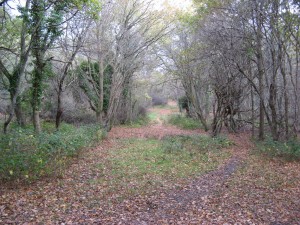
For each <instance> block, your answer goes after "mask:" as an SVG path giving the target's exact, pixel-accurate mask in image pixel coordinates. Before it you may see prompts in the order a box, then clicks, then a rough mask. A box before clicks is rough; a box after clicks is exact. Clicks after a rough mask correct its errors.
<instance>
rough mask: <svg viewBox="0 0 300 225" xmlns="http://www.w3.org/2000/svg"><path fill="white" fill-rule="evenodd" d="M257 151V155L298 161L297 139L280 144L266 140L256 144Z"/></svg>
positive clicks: (299, 151) (299, 147)
mask: <svg viewBox="0 0 300 225" xmlns="http://www.w3.org/2000/svg"><path fill="white" fill-rule="evenodd" d="M257 150H258V152H259V153H261V154H264V155H267V156H269V157H277V158H282V159H285V160H300V142H299V140H297V139H292V140H289V141H286V142H280V141H273V140H272V139H271V138H267V139H266V140H265V141H263V142H258V143H257Z"/></svg>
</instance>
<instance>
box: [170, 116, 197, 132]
mask: <svg viewBox="0 0 300 225" xmlns="http://www.w3.org/2000/svg"><path fill="white" fill-rule="evenodd" d="M167 121H168V123H170V124H172V125H175V126H177V127H180V128H182V129H188V130H195V129H199V128H201V127H202V125H201V123H200V122H199V121H197V120H195V119H193V118H189V117H185V116H181V115H172V116H169V118H168V119H167Z"/></svg>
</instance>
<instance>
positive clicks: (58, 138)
mask: <svg viewBox="0 0 300 225" xmlns="http://www.w3.org/2000/svg"><path fill="white" fill-rule="evenodd" d="M103 136H104V133H103V132H102V130H100V129H99V128H98V126H82V127H79V128H76V127H74V126H73V125H69V124H62V126H61V129H60V131H55V127H54V124H51V123H43V132H42V133H41V134H39V135H36V134H35V133H34V131H33V128H32V126H28V127H26V128H17V127H12V130H11V131H10V132H9V134H7V135H4V134H1V135H0V180H2V181H7V180H25V181H26V180H28V181H32V180H34V179H37V178H39V177H41V176H45V175H53V174H57V175H61V174H62V172H63V170H64V168H65V166H66V165H67V163H68V161H69V159H71V158H72V157H75V156H77V155H78V153H79V151H80V150H81V149H82V148H84V147H89V146H91V144H93V143H94V142H96V141H99V140H100V139H102V138H103Z"/></svg>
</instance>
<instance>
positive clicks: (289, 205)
mask: <svg viewBox="0 0 300 225" xmlns="http://www.w3.org/2000/svg"><path fill="white" fill-rule="evenodd" d="M155 112H156V113H157V114H159V115H160V116H161V115H165V114H170V113H172V110H169V111H168V110H166V109H155ZM199 133H204V132H203V131H201V130H193V131H187V130H181V129H178V128H176V127H174V126H170V125H166V124H164V123H163V122H162V120H161V119H160V117H159V118H158V121H157V123H155V124H152V125H150V126H147V127H141V128H130V127H116V128H113V130H112V131H111V133H110V134H109V135H108V137H107V139H106V140H104V142H103V143H101V144H100V145H99V146H98V147H95V148H94V149H90V150H88V151H86V152H85V153H84V154H83V155H82V156H81V157H80V158H79V159H78V161H77V162H75V163H74V164H73V165H71V167H70V168H69V169H68V170H67V171H66V172H65V174H64V175H63V177H61V178H58V179H49V180H47V179H45V180H42V181H38V182H36V183H34V184H31V185H27V186H24V187H9V186H6V185H5V186H2V187H1V188H0V224H24V223H28V224H36V223H40V224H225V223H227V224H300V201H299V199H300V191H299V186H300V176H299V171H300V166H299V163H297V162H290V163H286V162H285V163H283V162H281V161H270V160H267V161H266V160H263V159H260V158H259V156H257V155H253V154H251V151H250V150H251V149H253V144H252V143H251V142H250V140H249V135H248V134H245V133H243V134H240V135H238V136H237V135H230V139H231V140H233V141H234V143H235V145H234V146H232V147H230V149H228V151H229V152H230V153H231V158H230V159H229V160H226V161H224V163H222V164H221V165H220V166H219V168H217V169H216V170H214V171H211V172H209V173H207V174H204V175H201V176H198V177H195V178H193V179H181V180H179V181H178V182H174V183H173V184H171V185H170V184H169V185H166V186H162V187H157V188H156V189H154V190H151V192H148V193H146V194H133V195H131V194H128V195H126V196H125V197H124V196H120V195H119V194H118V192H119V191H122V188H121V189H114V188H113V185H114V183H113V182H107V181H110V176H109V175H107V174H109V173H105V170H109V169H110V168H106V167H101V168H100V167H99V165H102V164H103V163H104V162H105V161H106V160H107V159H108V155H109V152H110V151H114V149H118V148H119V147H121V146H119V145H121V144H120V142H119V140H121V139H128V138H142V139H143V138H144V139H145V138H146V139H148V138H156V139H161V138H163V137H164V136H166V135H181V134H185V135H190V134H199ZM103 171H104V172H103ZM103 174H106V175H105V176H108V177H106V178H105V179H104V180H103V176H104V175H103ZM111 179H112V178H111ZM94 181H99V182H94Z"/></svg>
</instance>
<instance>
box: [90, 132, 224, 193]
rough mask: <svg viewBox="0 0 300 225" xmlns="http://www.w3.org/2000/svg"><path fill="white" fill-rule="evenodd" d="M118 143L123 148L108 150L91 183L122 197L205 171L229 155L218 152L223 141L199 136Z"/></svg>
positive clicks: (172, 182)
mask: <svg viewBox="0 0 300 225" xmlns="http://www.w3.org/2000/svg"><path fill="white" fill-rule="evenodd" d="M174 141H175V142H176V143H175V144H174ZM211 142H213V145H211V147H208V146H210V144H211ZM121 144H122V145H123V146H124V147H123V148H120V149H118V150H115V151H111V152H110V153H109V154H110V155H109V157H108V160H107V161H105V162H103V164H99V165H98V169H99V170H100V171H101V173H102V178H101V179H96V180H92V181H91V182H93V183H97V182H99V183H101V184H105V186H107V187H112V188H113V190H112V189H111V188H110V189H109V190H107V191H108V192H109V191H110V192H111V193H110V194H112V193H116V192H117V193H120V196H123V197H125V196H131V195H134V194H147V193H149V192H151V191H152V190H153V189H154V188H157V187H161V186H168V185H173V184H174V182H175V181H179V180H182V179H184V178H188V177H192V176H196V175H200V174H203V173H207V172H208V171H211V170H214V169H216V168H217V167H218V165H219V164H220V163H222V162H223V161H224V160H225V159H227V158H228V157H229V156H230V154H229V153H228V152H226V151H220V149H221V148H224V147H226V146H227V144H225V142H222V141H220V140H216V139H215V140H213V139H211V138H210V137H202V136H193V137H187V136H175V137H166V138H165V139H163V140H153V139H150V140H144V139H128V140H124V141H122V143H121ZM106 194H108V193H106Z"/></svg>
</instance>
